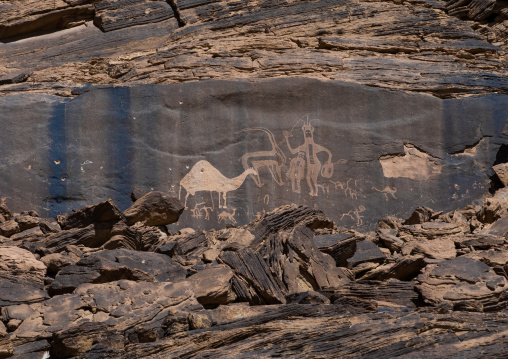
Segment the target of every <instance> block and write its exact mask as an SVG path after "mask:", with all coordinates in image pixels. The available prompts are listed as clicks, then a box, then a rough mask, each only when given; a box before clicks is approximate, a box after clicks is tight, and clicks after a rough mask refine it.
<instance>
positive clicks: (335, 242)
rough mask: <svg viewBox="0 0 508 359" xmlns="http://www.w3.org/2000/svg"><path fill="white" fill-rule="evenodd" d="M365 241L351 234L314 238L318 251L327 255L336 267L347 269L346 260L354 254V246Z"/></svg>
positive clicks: (361, 237)
mask: <svg viewBox="0 0 508 359" xmlns="http://www.w3.org/2000/svg"><path fill="white" fill-rule="evenodd" d="M363 239H365V237H363V236H356V235H354V234H351V233H341V234H331V235H327V236H318V237H315V238H314V241H315V242H316V244H317V246H318V247H319V250H320V251H321V252H323V253H326V254H329V255H330V256H332V257H333V259H334V260H335V264H336V265H337V267H347V260H348V259H349V258H351V257H352V256H353V255H354V254H355V250H356V244H357V243H358V242H360V241H362V240H363Z"/></svg>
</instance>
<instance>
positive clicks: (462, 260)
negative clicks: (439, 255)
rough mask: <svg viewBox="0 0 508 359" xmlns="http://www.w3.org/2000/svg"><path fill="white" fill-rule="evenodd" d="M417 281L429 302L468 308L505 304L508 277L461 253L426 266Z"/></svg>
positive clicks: (495, 307)
mask: <svg viewBox="0 0 508 359" xmlns="http://www.w3.org/2000/svg"><path fill="white" fill-rule="evenodd" d="M416 281H417V282H418V283H419V285H417V287H416V288H417V290H418V291H419V292H420V294H421V295H422V298H423V300H424V301H425V302H426V303H428V304H430V305H434V306H437V305H442V304H447V305H450V306H451V307H453V308H456V309H464V310H471V311H494V310H500V309H503V308H506V307H508V281H507V279H506V278H505V277H503V276H500V275H498V274H496V273H495V271H494V270H493V269H492V268H490V267H489V266H488V265H487V264H485V263H483V262H481V261H479V260H476V259H473V258H468V257H464V256H461V257H457V258H454V259H449V260H446V261H442V262H440V263H437V264H430V265H427V267H426V268H425V269H424V270H423V272H422V274H420V275H419V276H418V277H417V278H416Z"/></svg>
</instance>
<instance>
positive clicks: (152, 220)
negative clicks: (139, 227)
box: [124, 191, 184, 226]
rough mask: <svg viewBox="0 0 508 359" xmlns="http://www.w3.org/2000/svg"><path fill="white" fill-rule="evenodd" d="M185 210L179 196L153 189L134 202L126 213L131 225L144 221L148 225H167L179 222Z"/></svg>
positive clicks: (128, 222)
mask: <svg viewBox="0 0 508 359" xmlns="http://www.w3.org/2000/svg"><path fill="white" fill-rule="evenodd" d="M183 210H184V206H183V204H182V203H181V202H180V201H179V200H178V198H175V197H171V196H170V195H168V194H166V193H163V192H157V191H153V192H149V193H147V194H145V195H144V196H143V197H141V198H140V199H138V200H137V201H136V202H134V203H133V204H132V206H131V207H129V208H128V209H127V210H126V211H125V212H124V215H125V217H126V220H127V224H129V225H132V224H134V223H137V222H142V223H143V224H145V225H147V226H165V225H168V224H171V223H175V222H177V221H178V218H180V215H181V214H182V212H183Z"/></svg>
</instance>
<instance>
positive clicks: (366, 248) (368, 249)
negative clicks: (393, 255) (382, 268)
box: [347, 240, 386, 268]
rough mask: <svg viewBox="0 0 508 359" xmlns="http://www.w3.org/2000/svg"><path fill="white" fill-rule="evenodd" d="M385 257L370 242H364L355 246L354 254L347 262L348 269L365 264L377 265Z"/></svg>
mask: <svg viewBox="0 0 508 359" xmlns="http://www.w3.org/2000/svg"><path fill="white" fill-rule="evenodd" d="M385 258H386V255H385V254H384V253H383V252H382V251H381V250H380V249H379V248H378V246H376V245H375V244H374V243H372V242H371V241H368V240H365V241H361V242H358V243H357V244H356V250H355V254H354V255H353V256H352V257H351V258H349V259H348V260H347V263H348V268H354V267H356V266H357V265H359V264H362V263H366V262H375V263H379V262H382V261H384V259H385Z"/></svg>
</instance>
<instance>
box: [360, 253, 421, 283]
mask: <svg viewBox="0 0 508 359" xmlns="http://www.w3.org/2000/svg"><path fill="white" fill-rule="evenodd" d="M425 265H426V263H425V261H424V259H423V256H418V255H416V256H404V257H401V258H399V259H398V260H397V261H395V262H393V263H388V264H384V265H380V266H378V267H376V268H374V269H372V270H370V271H369V272H367V273H365V274H364V275H363V276H362V277H361V278H360V279H359V280H386V279H390V278H395V279H398V280H404V281H408V280H412V279H413V278H414V277H416V276H417V275H418V274H419V273H420V271H421V270H422V269H423V268H424V267H425Z"/></svg>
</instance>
